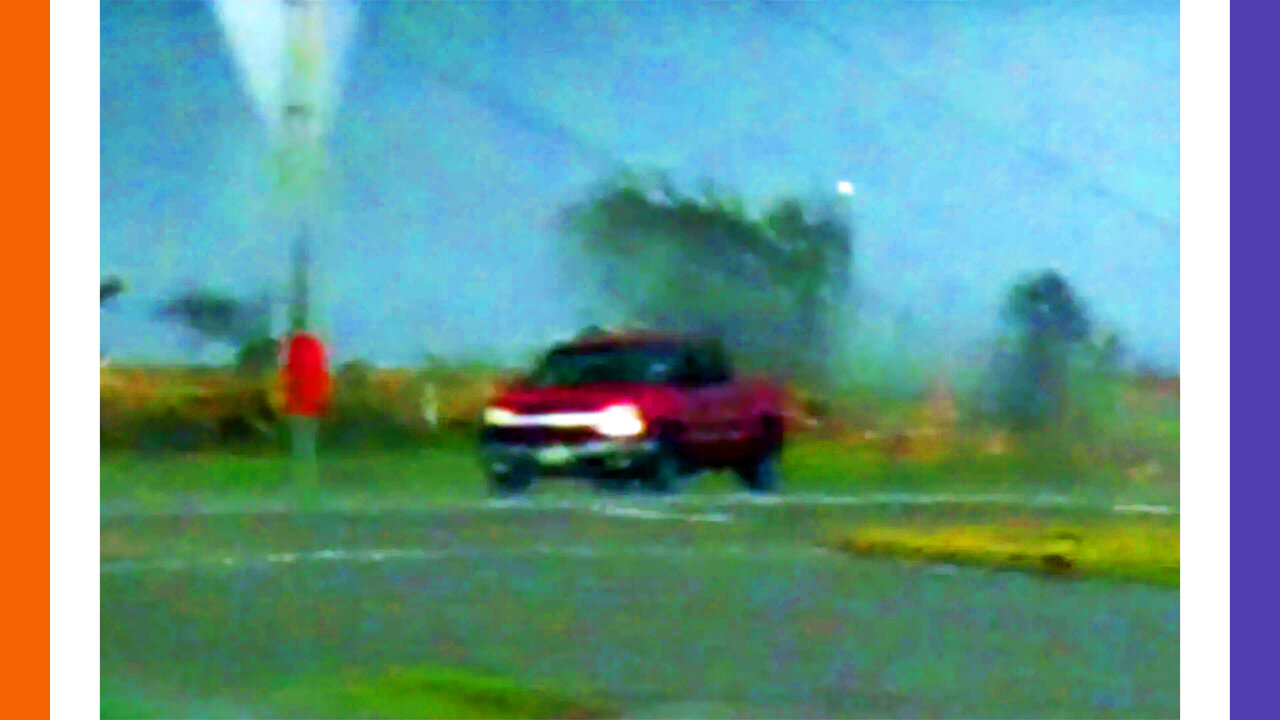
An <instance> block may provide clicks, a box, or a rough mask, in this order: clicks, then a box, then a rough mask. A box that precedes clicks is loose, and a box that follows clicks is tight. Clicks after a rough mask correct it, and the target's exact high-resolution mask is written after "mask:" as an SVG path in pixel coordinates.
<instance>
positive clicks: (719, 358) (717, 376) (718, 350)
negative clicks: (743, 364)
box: [707, 341, 733, 383]
mask: <svg viewBox="0 0 1280 720" xmlns="http://www.w3.org/2000/svg"><path fill="white" fill-rule="evenodd" d="M707 364H708V367H709V368H710V370H709V372H708V375H709V378H708V379H709V380H710V381H711V382H715V383H726V382H729V381H730V380H732V379H733V368H732V367H731V366H730V365H729V356H728V354H727V353H725V351H724V345H722V344H721V343H720V342H719V341H712V342H710V343H707Z"/></svg>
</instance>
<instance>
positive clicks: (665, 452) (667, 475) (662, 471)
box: [640, 439, 684, 494]
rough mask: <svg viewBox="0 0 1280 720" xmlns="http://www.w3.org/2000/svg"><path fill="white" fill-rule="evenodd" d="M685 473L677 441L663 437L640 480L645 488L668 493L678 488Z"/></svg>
mask: <svg viewBox="0 0 1280 720" xmlns="http://www.w3.org/2000/svg"><path fill="white" fill-rule="evenodd" d="M683 474H684V467H683V463H682V462H681V461H680V455H679V452H678V451H677V449H676V445H675V443H674V442H672V441H671V440H670V439H663V440H660V441H658V448H657V450H655V451H654V453H653V457H651V458H649V461H648V462H647V463H646V464H645V472H644V474H643V476H642V477H641V479H640V480H641V484H642V485H643V487H644V489H645V490H648V491H650V492H655V493H661V494H666V493H669V492H673V491H674V490H676V488H677V486H679V484H680V478H681V477H682V475H683Z"/></svg>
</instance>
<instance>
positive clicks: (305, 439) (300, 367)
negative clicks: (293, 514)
mask: <svg viewBox="0 0 1280 720" xmlns="http://www.w3.org/2000/svg"><path fill="white" fill-rule="evenodd" d="M283 360H284V362H283V363H282V366H283V375H284V377H283V380H284V391H285V414H287V415H288V416H289V420H290V423H289V424H290V429H291V430H292V432H293V441H292V443H291V444H292V446H293V459H294V468H295V472H296V473H297V475H296V479H297V480H300V481H303V482H305V483H308V484H311V483H314V482H315V480H316V436H317V434H318V433H319V427H318V423H319V418H320V416H321V415H323V414H324V413H325V411H326V410H328V409H329V395H330V391H331V389H332V383H331V381H330V378H329V367H328V357H327V355H326V353H325V350H324V345H323V344H322V343H321V342H320V340H319V339H318V338H317V337H316V336H315V335H312V334H311V333H307V332H295V333H293V334H292V335H290V336H289V337H288V338H287V340H286V342H285V346H284V358H283Z"/></svg>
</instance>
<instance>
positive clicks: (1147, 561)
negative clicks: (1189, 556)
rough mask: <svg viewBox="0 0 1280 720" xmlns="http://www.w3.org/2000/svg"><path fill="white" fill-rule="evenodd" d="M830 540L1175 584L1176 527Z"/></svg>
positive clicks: (866, 551) (896, 532)
mask: <svg viewBox="0 0 1280 720" xmlns="http://www.w3.org/2000/svg"><path fill="white" fill-rule="evenodd" d="M831 544H832V545H833V546H835V547H836V548H838V549H840V550H843V551H845V552H849V553H852V554H855V555H866V556H891V557H901V558H907V559H917V560H928V561H933V562H950V563H957V564H968V565H982V566H987V567H1001V568H1013V569H1023V570H1033V571H1038V572H1045V573H1050V574H1055V575H1075V576H1082V577H1108V578H1115V579H1123V580H1136V581H1141V582H1149V583H1154V584H1158V585H1167V586H1172V587H1178V584H1179V569H1180V539H1179V528H1178V527H1177V526H1176V525H1172V526H1170V525H1157V524H1114V525H1106V526H1097V527H1081V526H1068V527H1064V526H1053V527H1035V526H1031V525H1021V526H1017V525H959V526H943V527H927V528H921V527H901V526H897V527H867V528H859V529H858V530H855V531H853V532H850V533H847V534H842V535H839V536H837V537H835V538H834V539H833V540H832V543H831Z"/></svg>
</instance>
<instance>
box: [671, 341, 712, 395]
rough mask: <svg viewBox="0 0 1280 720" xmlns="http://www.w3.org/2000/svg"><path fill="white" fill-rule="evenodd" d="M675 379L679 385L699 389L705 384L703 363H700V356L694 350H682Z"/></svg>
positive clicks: (688, 348) (689, 348)
mask: <svg viewBox="0 0 1280 720" xmlns="http://www.w3.org/2000/svg"><path fill="white" fill-rule="evenodd" d="M675 378H676V382H677V383H678V384H680V385H684V386H688V387H697V386H699V385H704V384H705V382H704V381H703V377H702V367H701V363H700V362H698V354H697V352H696V351H695V350H694V349H693V348H691V347H685V348H681V350H680V355H679V360H678V361H677V365H676V373H675Z"/></svg>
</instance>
